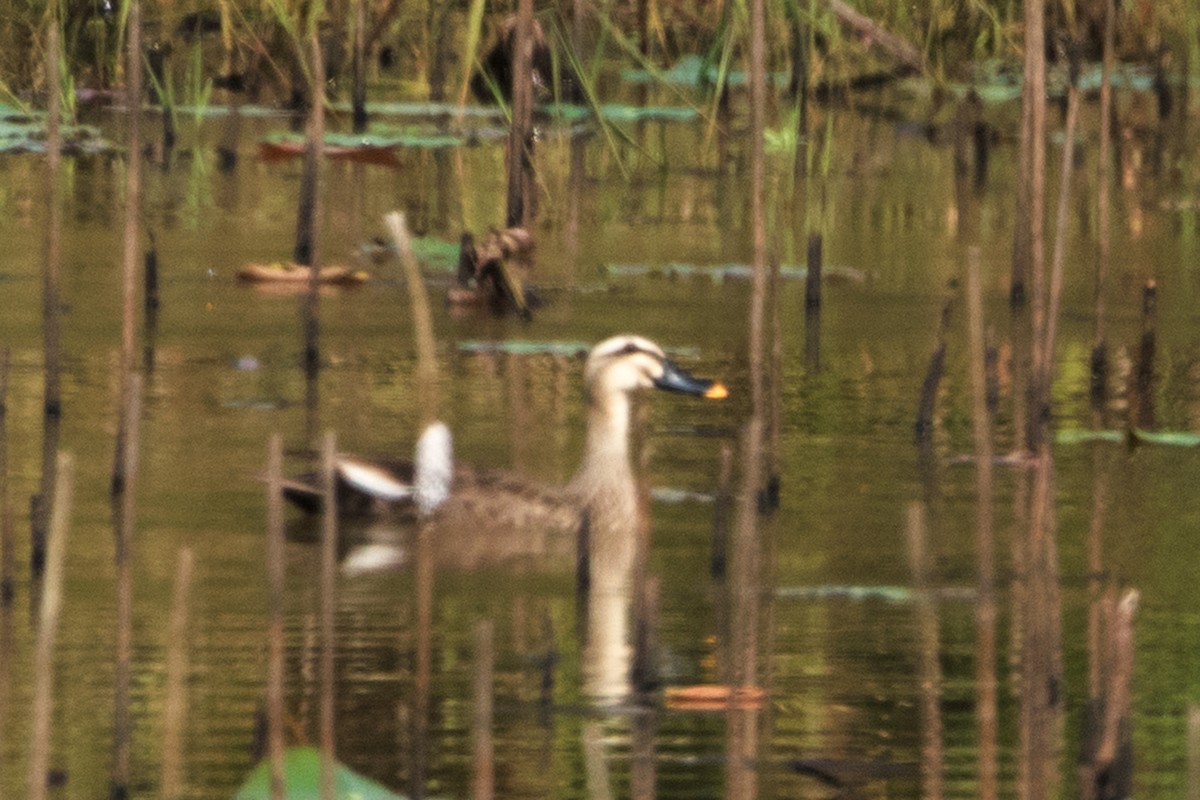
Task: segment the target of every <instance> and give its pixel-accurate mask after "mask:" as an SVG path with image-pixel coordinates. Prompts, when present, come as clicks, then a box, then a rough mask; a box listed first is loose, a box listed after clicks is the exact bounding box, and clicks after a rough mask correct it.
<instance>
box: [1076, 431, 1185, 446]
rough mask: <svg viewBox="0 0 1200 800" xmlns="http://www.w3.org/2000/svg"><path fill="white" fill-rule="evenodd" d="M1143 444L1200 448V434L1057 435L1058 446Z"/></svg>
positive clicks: (1176, 432)
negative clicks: (1110, 443) (1131, 442)
mask: <svg viewBox="0 0 1200 800" xmlns="http://www.w3.org/2000/svg"><path fill="white" fill-rule="evenodd" d="M1131 439H1132V440H1133V441H1134V442H1137V443H1141V444H1158V445H1165V446H1167V447H1197V446H1200V433H1194V432H1192V431H1139V430H1135V431H1133V432H1132V433H1130V432H1127V431H1114V430H1102V431H1093V430H1081V429H1073V430H1062V431H1059V432H1058V433H1056V434H1055V436H1054V440H1055V441H1056V442H1057V443H1058V444H1062V445H1072V444H1084V443H1086V442H1113V443H1117V444H1120V443H1123V442H1128V441H1130V440H1131Z"/></svg>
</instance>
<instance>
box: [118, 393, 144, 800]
mask: <svg viewBox="0 0 1200 800" xmlns="http://www.w3.org/2000/svg"><path fill="white" fill-rule="evenodd" d="M124 383H125V386H126V389H125V397H126V404H125V407H124V409H123V410H122V416H123V422H122V424H121V426H120V427H121V429H122V430H123V431H124V434H125V435H124V441H123V443H122V444H123V450H122V454H121V463H122V466H123V470H124V472H123V478H122V490H121V495H120V502H119V504H118V506H117V509H116V514H115V517H116V518H115V523H116V528H117V531H116V539H117V541H116V552H115V558H114V560H115V564H116V575H117V577H116V583H117V602H116V617H117V633H116V666H115V668H114V682H115V688H114V691H113V706H114V716H113V763H112V791H111V797H112V798H113V800H118V799H119V798H126V797H128V796H129V783H130V763H131V746H132V739H133V717H132V714H131V712H130V684H131V682H132V674H133V545H134V532H135V528H136V524H137V519H136V517H137V508H136V504H135V501H136V496H137V478H138V451H139V448H140V446H141V442H140V438H141V409H142V377H141V375H138V374H137V373H129V374H128V376H127V378H126V380H125V381H124Z"/></svg>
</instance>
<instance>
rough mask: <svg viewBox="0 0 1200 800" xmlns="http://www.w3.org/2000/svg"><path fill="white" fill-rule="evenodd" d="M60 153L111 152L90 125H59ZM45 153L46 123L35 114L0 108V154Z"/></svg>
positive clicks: (98, 132) (8, 107) (95, 129)
mask: <svg viewBox="0 0 1200 800" xmlns="http://www.w3.org/2000/svg"><path fill="white" fill-rule="evenodd" d="M60 131H61V135H62V151H63V152H64V153H104V152H109V151H111V150H113V149H115V148H114V145H113V144H112V143H111V142H109V141H108V140H107V139H105V138H104V137H103V136H102V135H101V133H100V130H99V129H98V128H96V127H95V126H92V125H63V126H62V128H61V129H60ZM44 152H46V119H45V116H44V115H42V114H40V113H38V114H25V113H24V112H17V111H15V110H14V109H12V108H11V107H10V106H4V107H0V153H44Z"/></svg>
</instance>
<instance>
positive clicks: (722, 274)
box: [601, 263, 867, 283]
mask: <svg viewBox="0 0 1200 800" xmlns="http://www.w3.org/2000/svg"><path fill="white" fill-rule="evenodd" d="M601 269H602V271H603V272H604V274H605V275H607V276H608V277H610V278H639V277H644V276H648V277H656V278H685V277H692V276H697V275H700V276H708V277H710V278H712V279H713V280H714V281H725V280H730V279H737V280H748V279H749V278H750V277H751V276H752V275H753V274H754V268H753V267H752V266H750V265H749V264H713V265H708V266H700V265H697V264H680V263H671V264H664V265H660V266H651V265H649V264H605V265H604V266H603V267H601ZM779 275H780V277H782V278H789V279H792V280H804V279H805V278H807V277H808V268H807V267H799V266H793V265H786V266H782V267H780V268H779ZM821 275H822V277H823V278H824V279H826V280H830V281H838V280H841V281H846V282H850V283H865V282H866V280H867V273H866V272H864V271H863V270H860V269H855V268H854V267H839V266H829V265H827V266H825V267H822V270H821Z"/></svg>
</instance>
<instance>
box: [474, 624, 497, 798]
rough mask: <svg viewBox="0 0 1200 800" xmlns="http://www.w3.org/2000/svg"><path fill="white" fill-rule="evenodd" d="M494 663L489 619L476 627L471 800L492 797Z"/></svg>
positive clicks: (493, 776)
mask: <svg viewBox="0 0 1200 800" xmlns="http://www.w3.org/2000/svg"><path fill="white" fill-rule="evenodd" d="M495 662H496V645H495V626H494V625H493V624H492V623H491V621H490V620H484V621H481V622H479V623H477V624H476V625H475V688H474V693H473V697H474V708H473V710H472V715H471V741H472V751H473V754H474V763H473V764H472V770H473V778H474V779H473V781H472V784H471V786H472V791H471V795H472V797H473V798H474V800H492V797H493V796H494V795H495V749H496V748H495V743H494V741H493V739H492V722H493V720H492V706H493V701H494V696H493V695H494V689H493V683H494V682H495V674H494V673H495Z"/></svg>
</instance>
